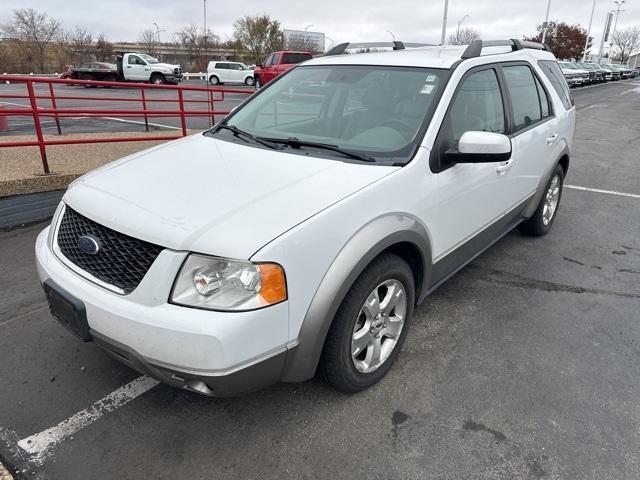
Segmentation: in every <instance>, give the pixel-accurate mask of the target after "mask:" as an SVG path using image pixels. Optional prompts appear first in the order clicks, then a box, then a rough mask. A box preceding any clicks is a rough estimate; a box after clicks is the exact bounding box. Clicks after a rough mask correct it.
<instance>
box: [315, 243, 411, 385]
mask: <svg viewBox="0 0 640 480" xmlns="http://www.w3.org/2000/svg"><path fill="white" fill-rule="evenodd" d="M414 304H415V282H414V278H413V272H412V271H411V268H410V267H409V265H408V264H407V262H405V261H404V260H403V259H402V258H400V257H398V256H397V255H394V254H391V253H384V254H382V255H380V256H379V257H377V258H376V259H375V260H374V261H373V262H371V264H370V265H369V266H367V268H365V269H364V271H363V272H362V273H361V274H360V276H359V277H358V279H357V280H356V281H355V282H354V284H353V286H352V287H351V289H350V290H349V292H347V295H346V296H345V298H344V300H343V301H342V304H341V305H340V307H339V308H338V311H337V313H336V316H335V318H334V320H333V323H332V324H331V327H330V328H329V332H328V333H327V338H326V340H325V344H324V348H323V351H322V357H321V359H320V366H319V373H320V375H321V376H322V377H323V378H324V379H325V380H326V381H327V382H328V383H329V384H330V385H331V386H333V387H334V388H335V389H336V390H339V391H341V392H344V393H355V392H359V391H361V390H364V389H366V388H368V387H370V386H372V385H373V384H375V383H377V382H378V381H380V380H381V379H382V377H384V376H385V375H386V374H387V372H388V371H389V369H390V368H391V366H392V364H393V362H394V360H395V359H396V357H397V356H398V352H399V351H400V349H401V347H402V344H403V342H404V339H405V338H406V336H407V330H408V326H409V325H408V324H409V322H410V320H411V317H412V315H413V306H414Z"/></svg>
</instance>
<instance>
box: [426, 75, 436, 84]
mask: <svg viewBox="0 0 640 480" xmlns="http://www.w3.org/2000/svg"><path fill="white" fill-rule="evenodd" d="M437 79H438V77H437V76H436V75H429V76H428V77H427V79H426V80H425V82H427V83H433V82H435V81H436V80H437Z"/></svg>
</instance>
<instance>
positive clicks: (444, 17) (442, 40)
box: [440, 0, 449, 45]
mask: <svg viewBox="0 0 640 480" xmlns="http://www.w3.org/2000/svg"><path fill="white" fill-rule="evenodd" d="M448 10H449V0H444V14H443V15H442V35H441V37H440V45H445V42H446V40H447V12H448Z"/></svg>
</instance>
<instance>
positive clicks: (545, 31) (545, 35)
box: [542, 0, 551, 43]
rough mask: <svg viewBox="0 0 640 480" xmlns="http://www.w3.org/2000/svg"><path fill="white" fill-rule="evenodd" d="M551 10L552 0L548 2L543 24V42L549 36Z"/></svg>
mask: <svg viewBox="0 0 640 480" xmlns="http://www.w3.org/2000/svg"><path fill="white" fill-rule="evenodd" d="M549 10H551V0H549V1H548V2H547V14H546V15H545V17H544V23H543V24H542V43H544V41H545V39H546V38H547V27H548V26H549Z"/></svg>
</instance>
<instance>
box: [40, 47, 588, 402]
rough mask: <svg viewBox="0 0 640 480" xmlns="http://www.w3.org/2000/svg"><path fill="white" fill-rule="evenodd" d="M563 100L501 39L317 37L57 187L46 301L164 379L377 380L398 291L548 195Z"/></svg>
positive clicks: (554, 177) (440, 276)
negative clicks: (321, 47) (268, 77)
mask: <svg viewBox="0 0 640 480" xmlns="http://www.w3.org/2000/svg"><path fill="white" fill-rule="evenodd" d="M574 124H575V108H574V105H573V101H572V98H571V94H570V91H569V89H568V86H567V84H566V82H565V81H564V78H563V75H562V72H561V70H560V68H559V67H558V64H557V62H556V60H555V58H554V56H553V55H552V54H551V53H549V52H548V51H546V49H544V48H543V47H542V46H541V45H538V44H527V43H525V42H520V41H517V40H510V41H495V42H485V43H484V45H483V43H482V42H475V43H472V44H471V45H470V46H469V47H467V48H465V47H431V48H418V49H412V50H409V49H406V50H400V51H394V52H377V53H364V54H356V55H343V56H325V57H320V58H316V59H313V60H311V61H309V62H306V63H304V64H301V65H300V66H297V67H296V68H294V69H292V70H291V71H290V72H288V73H286V74H285V75H283V76H281V77H280V78H278V80H277V81H274V82H272V83H270V84H269V85H267V86H266V87H265V88H264V89H261V90H260V91H259V92H257V93H256V94H254V95H253V96H252V97H251V98H250V99H249V100H248V101H246V102H245V103H243V104H242V105H241V106H240V107H239V108H238V109H236V110H235V111H234V112H233V113H231V114H230V115H229V116H227V117H226V119H225V120H224V121H222V122H220V123H219V124H218V125H216V126H215V127H214V128H212V129H211V130H209V131H207V132H204V133H200V134H196V135H192V136H190V137H187V138H184V139H180V140H177V141H174V142H171V143H168V144H164V145H161V146H157V147H154V148H151V149H149V150H146V151H144V152H140V153H136V154H134V155H131V156H129V157H127V158H124V159H122V160H119V161H116V162H113V163H111V164H109V165H106V166H104V167H102V168H100V169H98V170H96V171H93V172H91V173H89V174H87V175H85V176H84V177H82V178H80V179H79V180H77V181H75V182H74V183H73V184H72V185H71V186H70V187H69V189H68V190H67V192H66V194H65V195H64V198H63V200H62V203H61V204H60V206H59V208H58V209H57V212H56V213H55V216H54V218H53V221H52V224H51V226H50V227H48V228H47V229H45V230H44V231H43V232H42V233H41V234H40V236H39V237H38V240H37V245H36V253H37V263H38V272H39V276H40V279H41V281H42V284H43V286H44V289H45V292H46V294H47V297H48V299H49V302H50V305H51V310H52V312H53V314H54V315H55V316H56V317H57V318H58V319H60V321H61V322H62V323H64V324H65V325H66V326H67V327H68V328H69V329H70V330H71V331H73V332H75V333H76V334H77V335H78V336H80V337H81V338H82V339H83V340H86V341H89V340H94V341H95V342H96V343H98V344H99V345H101V346H102V347H104V348H105V349H106V350H107V351H108V352H111V353H112V354H113V355H114V356H115V357H116V358H118V359H119V360H121V361H123V362H125V363H127V364H128V365H130V366H132V367H134V368H136V369H138V370H140V371H141V372H146V373H148V374H149V375H152V376H153V377H155V378H157V379H159V380H161V381H163V382H166V383H168V384H171V385H174V386H178V387H181V388H185V389H189V390H193V391H197V392H200V393H203V394H206V395H214V396H227V395H233V394H237V393H240V392H245V391H248V390H253V389H257V388H260V387H262V386H265V385H267V384H270V383H273V382H276V381H303V380H307V379H309V378H311V377H313V376H314V375H315V374H316V372H319V373H321V375H322V376H323V377H324V378H325V379H326V380H327V381H328V382H329V383H330V384H331V385H333V386H334V387H335V388H337V389H339V390H340V391H343V392H356V391H359V390H362V389H364V388H366V387H368V386H370V385H372V384H374V383H375V382H377V381H378V380H380V379H381V378H382V377H383V376H384V375H385V374H386V373H387V371H388V370H389V368H390V367H391V365H392V363H393V361H394V359H395V358H396V357H397V355H398V352H399V350H400V348H401V346H402V343H403V341H404V339H405V337H406V335H407V332H408V328H409V326H410V323H411V317H412V315H413V311H414V308H415V306H416V305H418V304H419V303H420V302H422V301H423V300H424V299H425V298H426V297H427V295H428V294H429V293H431V292H433V291H434V290H435V289H436V288H437V287H438V286H439V285H440V284H442V283H443V282H444V281H445V280H446V279H447V278H449V277H450V276H451V275H453V274H454V273H455V272H456V271H458V270H459V269H460V268H462V267H463V266H464V265H465V264H467V263H468V262H470V261H471V260H472V259H473V258H475V257H476V256H477V255H479V254H480V253H482V252H483V251H484V250H485V249H487V248H488V247H489V246H490V245H491V244H493V243H494V242H496V241H498V240H499V239H500V238H501V237H502V236H503V235H505V234H506V233H507V232H509V231H510V230H512V229H513V228H514V227H516V226H517V227H519V229H520V230H521V231H522V232H523V233H526V234H530V235H544V234H545V233H547V232H548V231H549V229H550V228H551V226H552V224H553V221H554V219H555V217H556V215H557V212H558V205H559V202H560V198H561V194H562V186H563V179H564V177H565V175H566V173H567V169H568V166H569V157H570V154H571V148H572V143H573V134H574Z"/></svg>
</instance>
